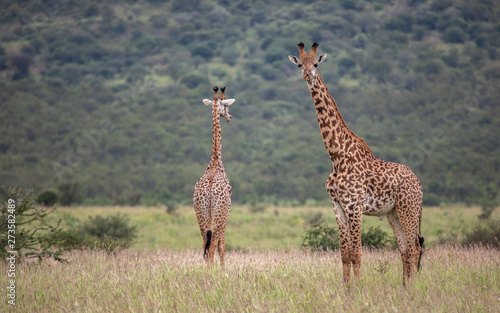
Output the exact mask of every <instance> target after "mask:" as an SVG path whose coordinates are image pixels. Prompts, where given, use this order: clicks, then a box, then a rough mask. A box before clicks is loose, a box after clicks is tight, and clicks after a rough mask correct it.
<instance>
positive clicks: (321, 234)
mask: <svg viewBox="0 0 500 313" xmlns="http://www.w3.org/2000/svg"><path fill="white" fill-rule="evenodd" d="M305 230H306V234H305V236H304V238H303V240H302V247H308V248H311V249H312V250H315V251H328V250H335V249H340V235H339V231H338V230H337V226H334V227H328V225H323V224H322V223H319V224H315V225H312V226H310V227H307V228H305Z"/></svg>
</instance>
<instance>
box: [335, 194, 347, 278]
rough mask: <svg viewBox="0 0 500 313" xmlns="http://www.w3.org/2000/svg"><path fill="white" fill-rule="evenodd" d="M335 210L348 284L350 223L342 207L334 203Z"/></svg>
mask: <svg viewBox="0 0 500 313" xmlns="http://www.w3.org/2000/svg"><path fill="white" fill-rule="evenodd" d="M333 210H334V211H335V218H336V220H337V225H338V227H339V233H340V255H341V258H342V267H343V277H344V283H346V284H347V283H348V282H349V280H350V278H351V252H350V250H351V235H350V233H349V223H348V222H347V217H346V215H345V213H344V210H343V209H342V206H341V205H340V204H339V203H338V202H336V201H333Z"/></svg>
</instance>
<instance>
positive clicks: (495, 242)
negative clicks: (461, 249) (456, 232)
mask: <svg viewBox="0 0 500 313" xmlns="http://www.w3.org/2000/svg"><path fill="white" fill-rule="evenodd" d="M462 244H463V245H471V244H483V245H485V246H492V247H496V248H500V219H498V218H497V219H493V220H482V221H480V222H479V223H478V224H477V225H476V226H475V227H474V228H473V229H472V230H471V231H469V232H467V233H465V234H464V239H463V240H462Z"/></svg>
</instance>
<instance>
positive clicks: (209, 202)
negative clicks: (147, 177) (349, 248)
mask: <svg viewBox="0 0 500 313" xmlns="http://www.w3.org/2000/svg"><path fill="white" fill-rule="evenodd" d="M217 90H218V88H217V87H214V98H213V101H211V100H206V99H205V100H204V102H205V104H207V105H210V103H211V105H212V124H213V133H212V157H211V160H210V163H209V164H208V166H207V169H206V170H205V173H204V174H203V176H202V177H201V178H200V179H199V180H198V182H197V183H196V185H195V187H194V193H193V207H194V210H195V213H196V218H197V219H198V224H199V226H200V231H201V235H202V237H203V249H204V250H205V253H204V257H205V258H206V260H207V261H209V262H210V263H213V262H214V255H215V248H216V247H217V250H218V252H219V257H220V262H221V265H222V266H224V255H225V252H226V242H225V231H226V224H227V219H228V217H229V210H230V207H231V185H230V184H229V180H228V178H227V176H226V172H225V170H224V165H223V164H222V150H221V149H222V144H221V140H222V135H221V127H220V117H224V118H225V119H226V121H227V122H229V121H230V120H231V114H230V113H229V108H228V105H227V104H224V102H226V101H229V102H231V100H232V99H231V100H225V98H226V97H225V94H224V91H225V87H222V88H221V90H222V93H221V94H220V95H218V94H217ZM232 101H234V100H232ZM231 103H232V102H231ZM209 231H210V233H211V240H210V238H209V237H210V234H209ZM207 242H208V245H207Z"/></svg>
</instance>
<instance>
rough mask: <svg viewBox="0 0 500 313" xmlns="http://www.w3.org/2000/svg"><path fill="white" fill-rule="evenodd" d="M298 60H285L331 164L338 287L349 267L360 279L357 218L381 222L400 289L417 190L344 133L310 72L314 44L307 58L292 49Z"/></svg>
mask: <svg viewBox="0 0 500 313" xmlns="http://www.w3.org/2000/svg"><path fill="white" fill-rule="evenodd" d="M298 46H299V54H300V59H299V58H297V57H295V56H292V55H290V56H289V57H288V58H289V59H290V61H292V63H294V64H296V65H297V66H298V67H299V68H300V71H301V76H302V78H303V79H304V80H305V81H306V82H307V85H308V87H309V91H310V92H311V96H312V99H313V101H314V106H315V108H316V113H317V116H318V124H319V128H320V131H321V136H322V137H323V141H324V144H325V147H326V150H327V152H328V154H329V156H330V159H331V160H332V163H333V164H332V165H333V166H332V173H331V174H330V176H329V177H328V180H327V181H326V185H325V186H326V190H327V192H328V195H329V197H330V199H331V200H332V202H333V209H334V211H335V217H336V219H337V224H338V227H339V232H340V238H341V256H342V264H343V270H344V282H345V283H347V282H349V279H350V275H351V264H352V265H353V270H354V276H355V277H359V276H360V267H361V217H362V214H365V215H370V216H378V217H380V220H383V218H384V217H385V216H387V219H388V220H389V224H390V225H391V227H392V229H393V230H394V234H395V235H396V239H397V242H398V246H399V250H400V252H401V259H402V262H403V284H404V283H405V281H406V280H409V279H410V278H411V277H412V276H413V275H414V272H415V268H417V269H419V268H420V258H421V255H422V246H423V243H424V238H423V237H422V236H421V221H422V196H423V192H422V185H421V184H420V181H419V180H418V178H417V176H416V175H415V174H414V173H413V172H412V171H411V170H410V168H408V166H406V165H401V164H397V163H392V162H387V161H384V160H381V159H379V158H377V157H376V156H375V155H374V154H373V153H372V151H371V150H370V148H369V147H368V145H367V144H366V143H365V141H364V140H363V138H360V137H358V136H356V134H355V133H354V132H353V131H351V130H350V129H349V127H347V125H346V123H345V122H344V120H343V118H342V115H341V114H340V112H339V110H338V108H337V105H336V103H335V101H334V100H333V98H332V96H331V95H330V93H329V92H328V88H327V87H326V86H325V84H324V82H323V80H322V79H321V76H320V75H319V73H318V71H317V70H316V67H317V66H318V64H320V63H321V62H323V61H324V60H325V58H326V54H321V55H320V56H319V57H318V58H316V50H317V47H318V43H314V44H313V45H312V49H311V52H310V53H306V52H305V50H304V44H303V43H302V42H301V43H299V44H298Z"/></svg>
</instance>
